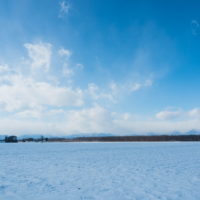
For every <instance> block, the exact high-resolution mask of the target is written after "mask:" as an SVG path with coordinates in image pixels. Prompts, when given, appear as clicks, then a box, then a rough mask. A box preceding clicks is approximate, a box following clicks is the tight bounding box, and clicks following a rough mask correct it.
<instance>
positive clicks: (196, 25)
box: [191, 20, 200, 36]
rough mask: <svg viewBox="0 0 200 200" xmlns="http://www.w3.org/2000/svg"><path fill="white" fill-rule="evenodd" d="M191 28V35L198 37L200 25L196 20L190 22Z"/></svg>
mask: <svg viewBox="0 0 200 200" xmlns="http://www.w3.org/2000/svg"><path fill="white" fill-rule="evenodd" d="M191 26H192V34H193V35H195V36H196V35H199V33H200V24H199V22H198V21H197V20H192V21H191Z"/></svg>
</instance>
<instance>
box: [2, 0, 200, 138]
mask: <svg viewBox="0 0 200 200" xmlns="http://www.w3.org/2000/svg"><path fill="white" fill-rule="evenodd" d="M199 9H200V1H197V0H193V1H180V0H179V1H176V0H175V1H158V0H132V1H131V0H130V1H129V0H127V1H122V0H109V1H106V0H84V1H82V0H70V1H62V0H61V1H58V0H42V1H41V0H18V1H15V0H0V13H1V14H0V27H1V30H0V131H1V132H2V133H9V134H11V133H12V134H18V135H20V134H29V133H30V134H33V133H34V134H58V135H64V134H79V133H83V134H84V133H102V132H103V133H115V134H121V135H123V134H124V135H127V134H148V133H150V132H154V133H157V134H160V133H165V132H167V133H168V132H173V131H180V132H187V131H190V130H193V129H195V130H200V105H199V102H200V101H199V100H200V93H199V91H200V12H199ZM11 124H12V126H11Z"/></svg>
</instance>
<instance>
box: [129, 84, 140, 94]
mask: <svg viewBox="0 0 200 200" xmlns="http://www.w3.org/2000/svg"><path fill="white" fill-rule="evenodd" d="M141 87H142V85H141V84H140V83H134V84H133V85H132V86H131V88H130V90H131V91H132V92H134V91H137V90H139V89H140V88H141Z"/></svg>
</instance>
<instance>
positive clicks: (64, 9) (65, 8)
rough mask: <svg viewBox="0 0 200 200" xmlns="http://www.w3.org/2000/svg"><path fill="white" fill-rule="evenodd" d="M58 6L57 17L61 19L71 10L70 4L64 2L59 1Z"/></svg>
mask: <svg viewBox="0 0 200 200" xmlns="http://www.w3.org/2000/svg"><path fill="white" fill-rule="evenodd" d="M59 6H60V10H59V15H58V17H60V18H62V17H64V16H65V15H66V14H68V13H69V10H70V8H71V6H70V4H69V3H68V2H66V1H61V2H60V3H59Z"/></svg>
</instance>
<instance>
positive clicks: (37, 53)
mask: <svg viewBox="0 0 200 200" xmlns="http://www.w3.org/2000/svg"><path fill="white" fill-rule="evenodd" d="M24 47H25V48H26V49H27V50H28V55H29V58H30V60H29V62H30V65H31V67H32V68H33V69H38V68H43V69H44V70H45V71H48V69H49V67H50V64H51V55H52V51H51V48H52V46H51V44H49V43H42V42H40V43H36V44H32V43H26V44H24Z"/></svg>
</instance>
